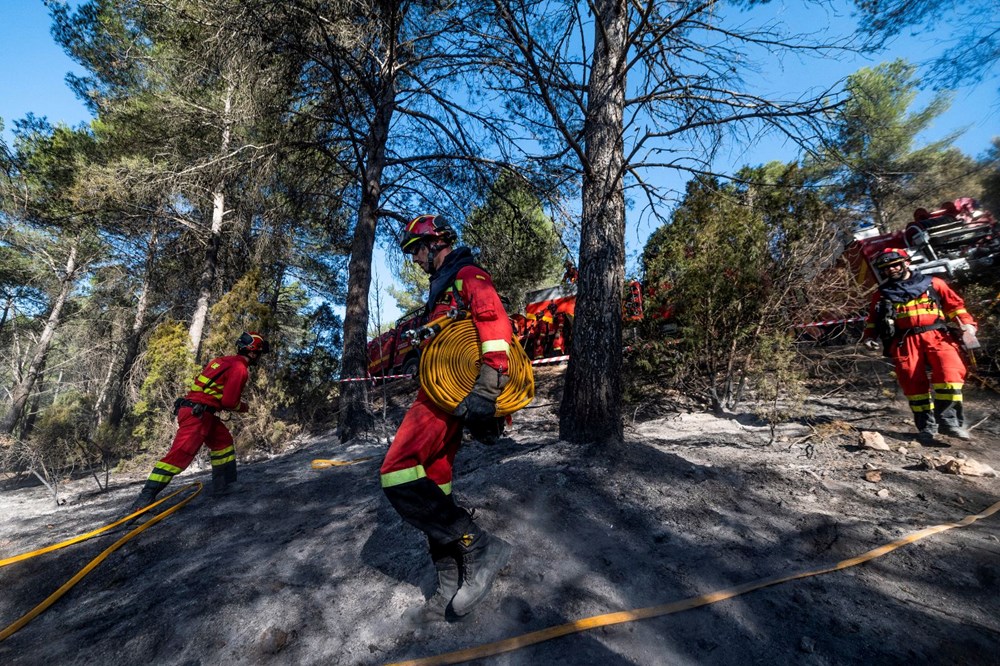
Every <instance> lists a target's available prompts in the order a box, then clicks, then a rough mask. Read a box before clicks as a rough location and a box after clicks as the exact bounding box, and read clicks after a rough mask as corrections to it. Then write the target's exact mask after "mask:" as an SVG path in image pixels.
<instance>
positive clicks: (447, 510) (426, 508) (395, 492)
mask: <svg viewBox="0 0 1000 666" xmlns="http://www.w3.org/2000/svg"><path fill="white" fill-rule="evenodd" d="M383 491H384V492H385V496H386V497H387V498H388V499H389V503H390V504H392V506H393V508H394V509H396V512H397V513H399V515H400V516H402V518H403V520H405V521H406V522H408V523H409V524H411V525H413V526H414V527H416V528H417V529H418V530H420V531H421V532H423V533H424V534H426V535H427V538H428V539H429V540H430V542H431V543H432V544H434V543H437V544H442V545H444V544H449V543H452V542H454V541H457V540H458V539H461V538H462V537H463V536H465V535H466V534H469V533H471V532H473V531H474V530H475V522H473V520H472V516H471V515H470V514H469V512H468V511H466V510H465V509H463V508H461V507H459V506H458V505H457V504H455V500H454V499H452V496H451V495H446V494H445V492H444V491H443V490H441V488H439V487H438V485H437V484H436V483H434V482H433V481H431V480H430V479H428V478H427V477H424V478H421V479H417V480H416V481H409V482H407V483H401V484H399V485H397V486H390V487H388V488H383Z"/></svg>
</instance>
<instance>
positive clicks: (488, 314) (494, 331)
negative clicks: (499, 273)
mask: <svg viewBox="0 0 1000 666" xmlns="http://www.w3.org/2000/svg"><path fill="white" fill-rule="evenodd" d="M455 289H457V290H458V296H459V298H461V301H462V303H463V304H464V305H465V308H467V309H468V310H469V312H470V313H471V314H472V323H473V324H475V326H476V331H477V332H478V333H479V340H480V349H479V353H480V354H482V357H483V363H485V364H486V365H488V366H490V367H491V368H494V369H496V370H498V371H499V372H500V373H501V374H507V371H508V368H509V367H510V365H509V362H508V360H507V352H508V350H509V349H510V343H511V339H512V337H513V329H512V328H511V325H510V319H509V318H508V317H507V311H506V310H504V307H503V303H501V302H500V296H499V295H498V294H497V290H496V287H494V286H493V279H492V278H491V277H490V274H489V273H487V272H486V271H484V270H483V269H482V268H479V267H478V266H474V265H473V266H464V267H463V268H461V269H459V271H458V274H457V275H456V276H455V283H454V285H452V286H451V287H449V288H448V289H445V291H444V292H443V293H442V294H441V296H440V297H439V298H438V299H437V302H436V303H434V308H433V309H432V310H431V316H430V318H431V319H432V320H433V319H436V318H437V317H440V316H442V315H444V314H447V313H448V311H449V310H451V309H452V308H456V307H458V305H459V303H458V299H456V298H455V293H454V291H455Z"/></svg>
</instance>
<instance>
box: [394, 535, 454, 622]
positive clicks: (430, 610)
mask: <svg viewBox="0 0 1000 666" xmlns="http://www.w3.org/2000/svg"><path fill="white" fill-rule="evenodd" d="M430 551H431V560H432V561H433V562H434V569H435V571H436V572H437V589H436V590H435V591H434V594H433V595H431V598H430V599H428V600H426V601H425V602H424V603H422V604H419V605H416V606H413V607H411V608H408V609H407V610H406V611H405V612H404V613H403V619H404V620H405V621H406V622H407V623H408V624H409V625H410V626H414V627H416V626H420V625H424V624H428V623H430V622H435V621H440V620H444V619H445V617H446V615H447V611H448V604H450V603H451V600H452V597H454V596H455V593H456V592H458V583H459V578H460V574H461V572H460V569H459V564H458V553H457V551H456V549H455V546H454V545H453V544H447V545H438V544H431V547H430Z"/></svg>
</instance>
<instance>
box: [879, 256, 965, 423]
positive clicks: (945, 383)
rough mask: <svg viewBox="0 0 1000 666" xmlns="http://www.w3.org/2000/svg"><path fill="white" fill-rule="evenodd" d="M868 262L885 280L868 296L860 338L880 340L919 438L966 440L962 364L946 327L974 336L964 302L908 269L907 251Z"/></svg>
mask: <svg viewBox="0 0 1000 666" xmlns="http://www.w3.org/2000/svg"><path fill="white" fill-rule="evenodd" d="M873 263H874V265H875V268H876V269H877V270H878V271H879V273H880V274H881V275H882V277H883V278H884V279H885V281H884V282H883V283H882V284H881V285H880V286H879V289H878V291H876V292H875V294H873V296H872V301H871V306H870V307H869V310H868V320H867V323H866V325H865V333H864V335H863V336H862V339H871V340H874V338H876V337H878V338H881V339H882V342H883V345H884V353H885V355H886V356H887V357H890V358H892V359H893V361H894V363H895V370H896V378H897V380H898V381H899V386H900V388H901V389H902V390H903V394H904V395H905V396H906V399H907V400H908V401H909V403H910V410H911V411H912V412H913V421H914V423H915V424H916V426H917V430H918V431H919V432H920V437H921V439H923V440H930V439H933V438H934V436H935V435H936V434H938V433H940V434H942V435H950V436H952V437H957V438H959V439H966V440H967V439H971V435H970V434H969V431H968V430H967V429H966V428H965V418H964V414H963V410H962V387H963V385H964V383H965V375H966V367H965V362H964V361H963V359H962V355H961V352H960V350H959V346H958V343H957V342H956V341H955V339H954V338H953V337H952V335H951V333H950V332H949V331H948V328H947V325H946V324H947V321H955V322H958V324H959V326H960V327H961V330H962V331H963V333H964V334H966V335H968V336H973V337H974V336H975V332H976V322H975V320H974V319H973V318H972V315H970V314H969V313H968V312H967V311H966V310H965V302H964V301H963V300H962V297H961V296H959V295H958V294H957V293H955V291H954V290H953V289H952V288H951V287H950V286H948V283H946V282H945V281H944V280H942V279H941V278H937V277H930V276H926V275H923V274H922V273H921V272H920V271H919V270H918V269H916V268H913V267H911V266H910V262H909V255H908V254H907V252H906V250H902V249H891V248H890V249H886V250H883V252H882V253H881V254H880V255H878V256H877V257H876V258H875V260H874V262H873ZM928 368H929V369H930V380H929V381H928V377H927V371H928Z"/></svg>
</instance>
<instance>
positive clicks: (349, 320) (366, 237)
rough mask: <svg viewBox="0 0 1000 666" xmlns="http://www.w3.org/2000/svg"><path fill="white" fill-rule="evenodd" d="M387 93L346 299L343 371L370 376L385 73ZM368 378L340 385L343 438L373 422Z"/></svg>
mask: <svg viewBox="0 0 1000 666" xmlns="http://www.w3.org/2000/svg"><path fill="white" fill-rule="evenodd" d="M385 81H386V86H385V89H384V94H383V98H382V99H381V100H380V104H379V106H378V108H377V109H376V111H375V117H374V118H373V120H372V125H371V128H370V129H369V134H368V140H367V142H366V144H367V151H366V152H367V155H368V162H367V164H365V169H364V182H363V183H362V192H361V205H360V206H359V208H358V222H357V225H356V226H355V227H354V239H353V241H352V243H351V261H350V264H349V265H348V281H347V304H346V306H347V307H346V311H345V316H344V354H343V365H342V368H343V369H342V371H341V376H343V377H365V376H367V374H368V293H369V289H370V287H371V280H372V251H373V249H374V247H375V226H376V224H377V222H378V206H379V199H380V198H381V196H382V170H383V169H384V168H385V145H386V142H387V141H388V140H389V124H390V122H391V120H392V113H393V110H394V107H395V101H396V87H395V82H394V80H393V79H392V78H391V73H390V72H386V79H385ZM372 422H373V416H372V411H371V405H370V404H369V396H368V382H344V383H343V384H341V389H340V420H339V425H338V432H339V435H340V441H342V442H344V441H347V440H348V439H351V438H352V437H354V436H355V435H357V434H358V433H359V432H361V431H362V430H365V429H367V428H369V427H371V424H372Z"/></svg>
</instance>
